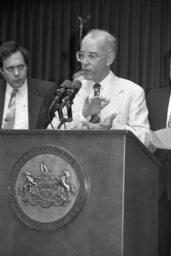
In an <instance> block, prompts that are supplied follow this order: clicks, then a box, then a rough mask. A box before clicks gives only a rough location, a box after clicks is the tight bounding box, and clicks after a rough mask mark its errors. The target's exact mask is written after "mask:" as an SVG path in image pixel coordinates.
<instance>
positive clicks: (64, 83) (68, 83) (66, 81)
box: [60, 80, 72, 89]
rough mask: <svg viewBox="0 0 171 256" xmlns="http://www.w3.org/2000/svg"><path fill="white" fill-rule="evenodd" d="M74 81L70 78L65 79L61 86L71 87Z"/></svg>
mask: <svg viewBox="0 0 171 256" xmlns="http://www.w3.org/2000/svg"><path fill="white" fill-rule="evenodd" d="M71 85H72V82H71V81H70V80H65V81H64V82H63V83H62V84H61V86H60V87H64V88H66V89H68V88H71Z"/></svg>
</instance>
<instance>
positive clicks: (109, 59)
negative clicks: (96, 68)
mask: <svg viewBox="0 0 171 256" xmlns="http://www.w3.org/2000/svg"><path fill="white" fill-rule="evenodd" d="M114 59H115V53H114V52H111V53H109V54H108V56H107V66H111V65H112V63H113V61H114Z"/></svg>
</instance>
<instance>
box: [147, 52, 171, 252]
mask: <svg viewBox="0 0 171 256" xmlns="http://www.w3.org/2000/svg"><path fill="white" fill-rule="evenodd" d="M169 55H170V56H169V68H170V71H169V76H170V80H171V53H170V54H169ZM146 99H147V107H148V111H149V122H150V127H151V130H152V131H156V130H159V129H164V128H168V129H171V86H168V87H163V88H158V89H153V90H151V91H150V92H149V93H148V95H147V98H146ZM151 145H152V147H153V144H152V142H151ZM153 149H154V152H155V153H154V154H155V156H156V157H157V158H158V159H159V160H160V161H161V164H162V167H161V169H160V175H159V214H158V215H159V227H158V231H159V236H158V256H170V251H171V150H166V149H155V147H153Z"/></svg>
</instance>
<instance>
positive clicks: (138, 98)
mask: <svg viewBox="0 0 171 256" xmlns="http://www.w3.org/2000/svg"><path fill="white" fill-rule="evenodd" d="M116 52H117V40H116V38H115V37H114V36H112V35H111V34H109V33H108V32H106V31H104V30H99V29H94V30H91V31H89V32H88V34H87V35H86V36H85V37H84V38H83V40H82V42H81V50H80V51H79V52H77V53H76V58H77V60H78V61H79V62H81V66H82V74H83V77H84V79H83V80H82V79H81V82H82V87H81V89H80V91H79V92H78V94H77V95H76V98H75V99H74V104H73V107H72V108H73V122H71V123H67V124H66V128H67V129H70V128H71V129H72V128H78V129H79V128H85V129H86V128H87V129H127V130H130V131H132V132H133V133H134V134H135V135H136V136H137V137H138V138H139V139H140V140H141V141H142V142H143V143H144V142H145V135H146V133H148V131H149V123H148V118H147V116H148V111H147V107H146V102H145V97H144V91H143V89H142V88H141V87H140V86H138V85H137V84H135V83H133V82H131V81H129V80H126V79H122V78H119V77H117V76H116V75H114V74H113V72H112V71H111V70H110V66H111V64H112V63H113V61H114V59H115V56H116ZM97 85H98V87H99V88H100V89H99V91H100V92H99V95H95V94H94V93H95V91H94V89H93V88H95V87H96V86H97ZM95 115H96V116H97V115H98V116H99V118H93V117H94V116H95ZM94 120H95V121H94ZM97 120H98V121H99V120H100V122H96V121H97ZM54 126H55V123H54Z"/></svg>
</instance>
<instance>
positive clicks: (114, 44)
mask: <svg viewBox="0 0 171 256" xmlns="http://www.w3.org/2000/svg"><path fill="white" fill-rule="evenodd" d="M87 35H89V36H91V37H92V38H97V37H99V38H100V37H101V38H104V40H105V49H106V50H107V51H113V52H114V53H115V55H116V53H117V49H118V41H117V39H116V37H114V36H113V35H111V34H110V33H109V32H108V31H106V30H102V29H91V30H90V31H89V32H88V33H87ZM87 35H86V36H87Z"/></svg>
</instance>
